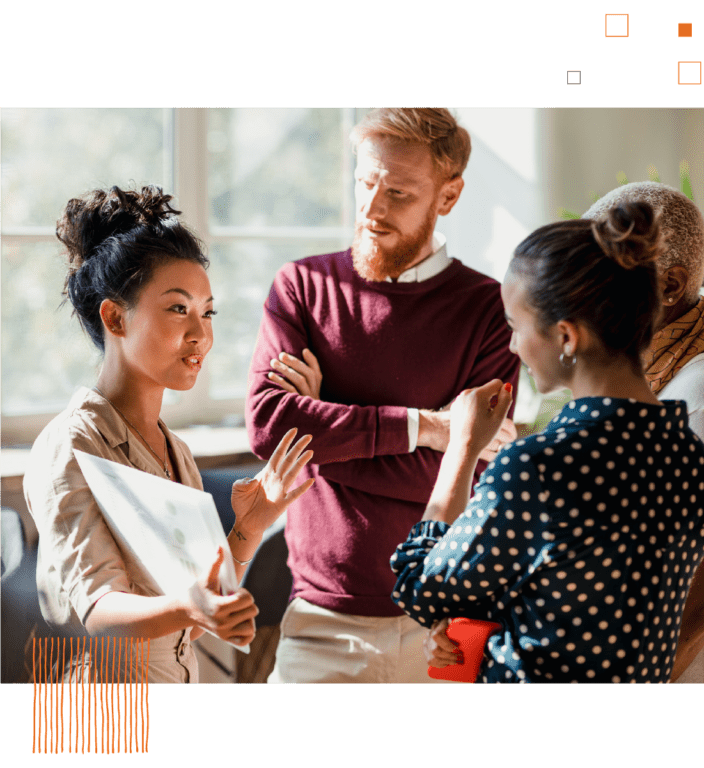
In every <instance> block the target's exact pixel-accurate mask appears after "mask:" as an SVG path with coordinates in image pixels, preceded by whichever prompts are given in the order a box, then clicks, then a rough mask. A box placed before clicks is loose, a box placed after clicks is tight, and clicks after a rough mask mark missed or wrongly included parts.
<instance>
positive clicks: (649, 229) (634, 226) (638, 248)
mask: <svg viewBox="0 0 704 768" xmlns="http://www.w3.org/2000/svg"><path fill="white" fill-rule="evenodd" d="M592 232H593V233H594V239H595V240H596V242H597V243H598V244H599V247H600V248H601V249H602V251H603V252H604V254H605V255H606V256H608V257H609V258H610V259H613V260H614V261H615V262H616V263H617V264H619V265H620V266H621V267H623V268H624V269H628V270H631V269H635V268H636V267H640V266H644V265H645V264H649V263H650V262H653V261H657V259H658V257H659V256H660V254H661V253H662V250H663V247H664V240H663V234H662V230H661V227H660V220H659V215H658V214H656V213H655V211H654V210H653V208H652V207H651V206H650V205H649V204H648V203H630V202H629V203H622V204H621V205H618V206H616V207H615V208H611V209H610V210H609V211H608V212H607V214H606V216H605V217H604V218H603V219H600V220H599V221H595V222H593V223H592Z"/></svg>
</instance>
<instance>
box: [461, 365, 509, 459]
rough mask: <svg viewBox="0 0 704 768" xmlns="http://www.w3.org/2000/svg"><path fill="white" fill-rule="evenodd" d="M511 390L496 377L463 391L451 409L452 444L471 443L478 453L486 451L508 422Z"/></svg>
mask: <svg viewBox="0 0 704 768" xmlns="http://www.w3.org/2000/svg"><path fill="white" fill-rule="evenodd" d="M511 390H512V387H511V385H510V384H506V385H504V384H502V382H501V381H500V380H499V379H493V380H492V381H490V382H488V383H487V384H484V385H483V386H481V387H476V388H475V389H472V390H465V391H464V392H460V394H459V395H458V396H457V397H456V398H455V400H454V402H453V403H452V406H451V408H450V445H453V444H454V445H455V446H456V447H460V446H467V445H471V447H472V449H473V452H475V455H479V454H480V453H481V452H482V451H484V450H485V449H486V447H487V446H489V445H490V444H491V443H492V441H493V440H494V439H495V438H496V437H497V435H499V434H500V430H501V428H502V426H504V425H505V422H506V421H507V419H506V414H507V413H508V409H509V408H510V407H511V400H512V398H511Z"/></svg>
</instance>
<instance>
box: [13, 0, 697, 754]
mask: <svg viewBox="0 0 704 768" xmlns="http://www.w3.org/2000/svg"><path fill="white" fill-rule="evenodd" d="M623 5H624V6H628V4H623ZM635 5H636V4H633V6H635ZM535 6H536V4H525V3H524V4H522V7H521V8H520V9H519V10H512V9H511V7H510V6H507V5H506V4H502V5H501V6H497V5H492V6H491V8H486V9H482V8H476V7H474V4H470V3H466V2H465V3H455V4H454V5H453V6H449V5H447V4H445V5H443V6H433V5H430V4H420V3H417V2H408V3H405V4H403V5H401V4H393V5H386V6H385V7H384V8H382V7H381V6H380V4H379V3H378V1H377V2H363V3H357V4H356V5H355V6H353V7H352V6H350V7H345V6H340V5H331V4H328V3H322V2H318V3H311V2H306V3H304V4H301V3H297V4H287V5H285V6H283V7H282V8H278V7H274V6H270V5H266V6H260V8H261V9H260V10H258V11H252V10H246V9H243V8H242V7H241V6H240V5H239V4H232V6H231V7H230V8H229V9H225V10H223V7H222V6H221V5H220V4H217V5H216V4H214V3H212V2H201V3H198V4H197V6H194V5H193V4H190V5H188V6H185V5H184V6H180V5H175V4H171V5H169V6H164V5H162V4H159V5H156V4H154V5H152V6H149V7H146V8H145V4H144V2H143V0H142V1H141V2H139V3H138V2H136V0H123V2H121V3H120V4H112V5H98V4H96V3H94V2H87V1H85V0H84V1H82V2H74V1H69V2H67V3H64V4H59V3H52V4H46V6H45V7H44V6H43V5H37V4H31V5H20V4H19V3H16V4H15V5H14V7H3V18H2V30H3V33H4V34H3V36H2V40H1V42H0V71H1V72H2V80H1V82H2V88H1V90H0V104H6V105H13V106H25V105H35V106H36V105H44V106H58V105H65V104H73V105H76V106H80V105H100V104H127V105H132V106H137V105H146V104H153V103H161V104H171V105H176V106H185V105H187V104H200V105H215V104H222V103H230V104H232V103H235V104H249V105H253V106H257V105H258V106H263V105H270V104H279V105H292V104H300V103H304V104H313V105H319V104H321V103H325V102H327V103H332V104H340V103H343V102H346V103H350V102H353V103H357V104H379V103H382V102H383V101H386V100H387V99H388V98H389V97H391V96H393V97H394V101H396V102H397V103H399V102H400V103H418V102H421V103H423V102H426V103H428V102H430V103H438V102H460V103H470V104H473V105H475V106H563V107H564V106H641V107H645V106H649V107H653V106H668V107H683V106H700V105H701V104H702V103H704V98H703V94H704V91H702V90H701V89H700V88H704V86H702V87H697V86H689V87H685V86H680V87H678V86H677V85H676V79H675V76H676V62H677V60H689V59H694V60H699V59H701V58H704V11H702V8H701V5H700V3H699V2H694V0H686V2H680V3H678V4H677V6H676V7H674V6H672V5H670V6H667V5H665V6H663V4H662V3H655V2H652V1H648V2H644V1H643V0H641V1H640V2H639V3H638V4H637V9H636V8H635V7H633V6H631V8H632V10H633V11H634V13H633V15H632V18H631V38H629V39H628V40H605V39H603V12H604V10H601V9H600V10H588V9H587V8H585V4H584V3H573V4H572V5H569V4H567V3H564V2H555V1H554V0H553V1H552V2H547V3H541V4H540V8H539V9H537V8H536V7H535ZM607 7H608V6H607ZM622 8H623V6H619V7H618V8H617V9H615V10H621V9H622ZM636 11H637V12H636ZM688 20H691V21H693V22H694V37H693V39H692V40H677V38H676V23H677V22H678V21H688ZM500 25H503V27H504V28H503V29H501V28H500ZM671 28H672V31H671ZM567 69H581V70H582V74H583V76H582V85H581V86H567V84H566V80H567V78H566V70H567ZM509 691H513V693H510V692H509ZM651 697H652V698H651ZM31 702H32V688H31V686H2V688H0V718H1V719H0V723H1V724H2V726H1V727H2V742H1V747H0V750H1V751H0V754H1V755H2V757H3V760H4V759H6V758H9V760H12V759H13V758H15V759H16V760H17V761H18V763H17V764H20V765H22V764H25V761H26V760H27V757H28V756H29V757H31V755H30V748H31ZM701 702H702V700H701V694H700V692H699V691H698V689H696V688H692V687H689V686H671V687H670V686H658V687H653V688H650V689H648V688H645V689H643V688H640V689H639V690H638V691H637V692H636V689H635V688H631V687H627V686H613V687H606V686H586V687H585V686H582V687H562V688H559V689H556V688H555V687H554V686H550V687H544V686H531V687H528V686H514V687H511V688H509V689H508V691H507V690H506V689H501V688H498V687H491V688H489V687H484V686H482V687H474V688H469V687H466V686H465V687H460V686H457V687H451V686H448V687H437V688H435V687H429V688H425V689H423V690H420V689H416V688H413V689H410V690H404V689H401V688H398V687H394V688H388V687H387V688H373V689H370V688H368V687H358V686H348V687H345V688H344V689H341V688H336V689H334V690H330V689H325V688H323V687H309V688H300V687H299V688H295V689H293V688H283V687H279V688H278V689H275V690H271V689H269V688H264V687H262V686H248V687H245V686H238V687H235V688H230V687H229V686H211V687H206V686H202V687H199V688H185V687H184V688H175V687H174V688H172V687H167V686H160V687H159V686H155V687H153V688H152V690H151V716H152V729H151V733H150V751H149V755H148V756H137V755H134V756H132V757H131V758H124V757H123V758H122V759H123V760H124V759H130V760H148V761H149V762H150V764H152V763H154V764H160V765H161V764H163V765H170V766H173V765H187V764H189V763H190V764H193V763H194V762H196V763H197V764H199V765H201V764H204V763H206V762H215V761H218V760H220V759H222V760H225V761H228V762H229V761H232V763H233V764H235V765H237V764H245V761H246V764H247V765H249V766H252V765H258V764H259V763H260V762H261V763H263V764H269V763H271V762H273V761H274V760H276V761H280V762H281V763H282V764H289V763H292V764H297V763H299V762H306V763H307V764H311V765H317V764H326V765H327V764H331V763H332V764H335V765H338V764H339V765H343V766H344V765H347V764H353V763H354V764H367V763H372V764H378V763H379V762H381V761H386V760H389V761H402V762H403V763H407V762H413V763H414V764H416V763H421V762H426V764H430V763H431V761H432V763H435V762H439V761H442V762H444V761H446V760H456V759H458V758H459V759H464V760H467V761H473V760H475V759H478V760H492V759H493V760H496V761H498V762H499V764H501V765H509V764H510V762H511V761H512V760H516V761H526V760H528V761H531V762H533V761H556V762H560V763H564V762H568V763H569V764H570V765H578V766H579V765H589V766H593V765H601V764H607V765H611V764H615V763H617V762H618V763H623V762H627V763H629V764H636V765H651V764H652V765H656V764H657V765H662V764H664V763H665V762H666V761H670V760H672V759H676V760H680V759H685V760H686V759H687V758H688V757H689V758H691V759H692V761H693V762H695V761H700V760H701V750H700V740H701V737H700V736H699V733H700V724H699V719H700V718H701V711H702V703H701ZM448 742H449V743H448ZM458 748H459V750H460V751H459V754H458V752H457V751H456V750H457V749H458ZM38 759H41V758H38ZM46 759H48V760H52V761H53V762H54V763H56V762H57V761H63V760H68V759H70V760H72V761H75V760H86V759H90V760H95V759H96V758H95V757H90V758H86V757H83V758H80V757H77V756H69V755H63V756H47V758H46ZM107 759H120V758H107ZM8 764H12V765H14V764H15V763H14V762H12V763H8Z"/></svg>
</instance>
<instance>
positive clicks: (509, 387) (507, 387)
mask: <svg viewBox="0 0 704 768" xmlns="http://www.w3.org/2000/svg"><path fill="white" fill-rule="evenodd" d="M504 389H505V390H506V391H507V392H513V385H512V384H511V382H510V381H507V382H506V383H505V384H504Z"/></svg>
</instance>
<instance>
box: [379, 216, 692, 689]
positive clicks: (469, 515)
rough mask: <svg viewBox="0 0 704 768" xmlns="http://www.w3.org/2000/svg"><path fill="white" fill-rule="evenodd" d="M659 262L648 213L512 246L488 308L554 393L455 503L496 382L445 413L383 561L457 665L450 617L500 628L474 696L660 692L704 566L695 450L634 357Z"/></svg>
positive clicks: (435, 658)
mask: <svg viewBox="0 0 704 768" xmlns="http://www.w3.org/2000/svg"><path fill="white" fill-rule="evenodd" d="M661 249H662V240H661V232H660V226H659V223H658V221H657V219H656V217H655V216H654V214H653V211H652V209H651V208H650V206H648V205H646V204H643V203H639V204H634V203H629V204H626V205H623V206H620V207H618V208H615V209H614V210H613V211H612V212H611V213H610V214H609V216H608V218H606V219H605V220H603V221H601V222H591V221H587V220H575V221H569V222H560V223H557V224H551V225H548V226H545V227H541V228H540V229H538V230H537V231H536V232H534V233H533V234H532V235H530V236H529V237H528V238H526V240H524V241H523V242H522V243H521V244H520V245H519V246H518V248H517V249H516V252H515V254H514V258H513V260H512V262H511V264H510V267H509V271H508V274H507V276H506V280H505V282H504V285H503V287H502V295H503V299H504V305H505V308H506V317H507V321H508V323H509V325H510V327H511V329H512V331H513V336H512V340H511V348H512V350H513V351H514V352H516V353H517V354H519V355H520V356H521V358H522V360H523V362H524V363H525V364H526V365H527V366H529V370H530V372H531V374H532V376H533V377H534V379H535V382H536V384H537V386H538V388H539V390H540V391H541V392H549V391H551V390H553V389H555V388H557V387H569V388H570V389H571V391H572V395H573V397H574V400H573V401H572V402H570V403H568V404H567V405H566V406H565V407H564V409H563V410H562V412H561V413H560V414H559V416H557V417H556V418H555V419H553V421H552V422H551V423H550V425H549V426H548V427H547V429H546V430H545V431H544V432H542V433H541V434H539V435H533V436H531V437H528V438H526V439H522V440H518V441H517V442H515V443H513V444H512V445H508V446H506V447H505V448H504V449H503V450H502V451H501V453H499V455H498V456H497V458H496V460H495V461H494V462H493V463H491V464H489V465H488V467H487V469H486V471H485V472H484V474H483V475H482V477H481V480H480V482H479V483H478V484H477V485H476V486H475V488H474V496H473V497H472V499H471V500H470V501H469V504H467V497H468V495H469V483H470V481H471V477H472V473H473V471H474V466H475V464H476V459H477V456H478V453H479V452H480V451H481V450H482V448H483V447H484V445H486V444H487V443H488V442H489V441H490V440H491V439H493V437H494V435H495V434H496V432H497V430H498V428H499V426H500V424H501V422H502V420H503V418H504V416H505V414H506V412H507V410H508V407H509V405H510V402H511V395H510V386H507V387H506V388H504V387H502V384H501V382H500V381H498V380H495V381H493V382H489V383H488V384H487V385H485V386H483V387H479V388H477V389H475V390H473V391H471V392H469V391H467V392H464V393H462V395H460V396H459V397H458V398H457V400H455V402H454V403H453V405H452V409H451V436H450V444H449V447H448V450H447V452H446V454H445V456H444V458H443V462H442V465H441V468H440V473H439V475H438V480H437V483H436V486H435V489H434V490H433V493H432V495H431V498H430V501H429V503H428V507H427V509H426V513H425V515H424V517H423V520H422V521H421V522H420V523H417V524H416V525H415V526H414V527H413V528H412V530H411V532H410V534H409V537H408V539H407V541H406V542H405V543H403V544H402V545H400V546H399V547H398V549H397V551H396V553H395V554H394V555H393V557H392V559H391V566H392V569H393V570H394V572H395V573H396V574H397V576H398V581H397V584H396V587H395V590H394V593H393V599H394V600H395V602H396V603H397V604H398V605H399V606H400V607H401V608H403V610H404V611H406V613H408V615H409V616H411V617H413V618H414V619H416V620H417V621H419V622H420V623H421V624H422V625H424V626H427V627H428V628H431V627H433V629H434V632H433V634H432V636H431V637H430V638H429V641H428V643H427V644H426V652H427V653H428V654H429V657H430V658H431V663H432V664H434V665H435V666H446V665H448V664H451V663H458V657H457V656H456V655H455V654H454V652H453V650H451V649H453V648H454V646H453V644H452V643H451V642H450V641H449V640H448V639H447V638H446V637H445V635H444V629H445V627H446V626H447V621H448V620H449V618H450V617H459V616H467V617H470V618H475V619H482V620H490V621H495V622H498V623H499V624H500V625H501V629H500V630H499V631H498V633H497V634H494V635H493V636H492V637H491V638H490V640H489V642H488V643H487V647H486V649H485V654H484V661H483V663H482V666H481V669H480V673H479V677H478V682H479V681H481V682H514V683H515V682H589V681H591V682H667V681H668V680H669V677H670V672H671V669H672V662H673V658H674V655H675V650H676V647H677V636H678V633H679V626H680V619H681V614H682V609H683V607H684V603H685V600H686V597H687V592H688V590H689V586H690V583H691V580H692V576H693V574H694V572H695V570H696V566H697V564H698V563H699V561H700V559H701V558H702V555H703V554H704V445H703V444H702V442H701V440H700V439H699V438H698V437H697V436H696V435H695V434H694V433H693V432H692V431H691V430H690V428H689V427H688V424H687V409H686V405H685V403H684V402H681V401H679V402H678V401H665V402H663V403H660V402H659V401H658V400H657V399H656V397H655V396H654V395H653V394H652V393H651V391H650V388H649V386H648V384H647V382H646V380H645V378H644V376H643V372H642V368H641V363H640V356H641V353H642V352H643V350H644V349H645V348H646V347H647V346H648V344H649V342H650V338H651V336H652V333H653V327H654V323H655V320H656V313H657V308H658V293H659V287H658V278H657V272H656V268H655V264H654V260H655V259H656V258H657V256H658V253H659V252H660V250H661Z"/></svg>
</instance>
